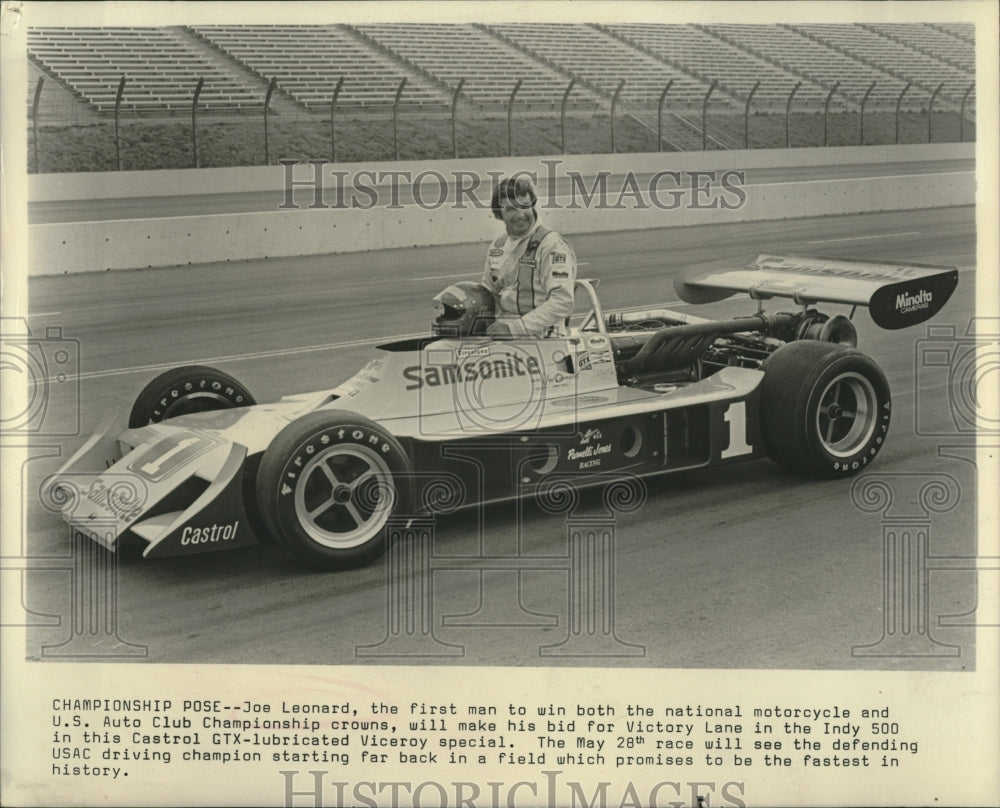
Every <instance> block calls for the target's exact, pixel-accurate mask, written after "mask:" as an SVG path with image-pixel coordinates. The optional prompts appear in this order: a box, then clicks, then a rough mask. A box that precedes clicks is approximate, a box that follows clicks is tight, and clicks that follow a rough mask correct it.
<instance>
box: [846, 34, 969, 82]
mask: <svg viewBox="0 0 1000 808" xmlns="http://www.w3.org/2000/svg"><path fill="white" fill-rule="evenodd" d="M863 27H865V28H868V29H870V30H872V31H875V32H876V33H879V34H882V36H887V37H889V38H890V39H895V40H897V41H898V42H902V43H903V44H904V45H907V46H908V47H910V48H913V49H914V50H917V51H921V52H923V53H926V54H928V55H929V56H933V57H935V58H936V59H940V60H941V61H942V62H949V63H950V64H953V65H954V66H955V67H958V68H959V69H961V70H964V71H967V72H970V73H971V72H972V71H973V70H975V69H976V52H975V47H971V45H972V43H971V42H969V41H966V40H965V39H963V38H961V37H957V36H955V35H954V34H950V33H948V31H946V30H941V29H940V28H936V27H935V26H933V25H921V24H920V23H915V24H914V23H901V22H897V23H881V24H878V25H865V26H863Z"/></svg>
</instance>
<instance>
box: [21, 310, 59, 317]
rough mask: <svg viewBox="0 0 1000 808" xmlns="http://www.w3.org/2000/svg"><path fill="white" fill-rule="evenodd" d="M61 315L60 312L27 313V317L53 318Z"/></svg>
mask: <svg viewBox="0 0 1000 808" xmlns="http://www.w3.org/2000/svg"><path fill="white" fill-rule="evenodd" d="M58 314H62V312H61V311H29V312H28V317H55V316H56V315H58Z"/></svg>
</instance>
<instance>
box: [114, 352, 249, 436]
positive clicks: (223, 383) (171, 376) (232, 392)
mask: <svg viewBox="0 0 1000 808" xmlns="http://www.w3.org/2000/svg"><path fill="white" fill-rule="evenodd" d="M256 403H257V401H256V400H255V399H254V397H253V395H252V394H251V393H250V391H249V390H247V388H246V387H245V386H244V385H243V384H242V383H241V382H239V381H237V380H236V379H234V378H233V377H232V376H230V375H229V374H228V373H223V372H222V371H221V370H216V369H215V368H210V367H206V366H204V365H184V366H182V367H178V368H173V369H172V370H168V371H166V372H165V373H161V374H160V375H159V376H157V377H156V378H155V379H153V380H152V381H151V382H150V383H149V384H147V385H146V386H145V387H143V388H142V390H141V391H140V393H139V395H138V396H136V399H135V404H133V405H132V412H131V413H130V414H129V417H128V426H129V429H135V428H137V427H141V426H146V425H147V424H158V423H159V422H160V421H165V420H166V419H168V418H176V417H177V416H179V415H190V414H191V413H196V412H212V411H214V410H228V409H233V408H234V407H250V406H253V405H254V404H256Z"/></svg>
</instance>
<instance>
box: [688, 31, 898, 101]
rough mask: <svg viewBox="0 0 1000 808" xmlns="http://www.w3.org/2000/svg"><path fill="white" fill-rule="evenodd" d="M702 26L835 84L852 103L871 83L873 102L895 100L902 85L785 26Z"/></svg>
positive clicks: (819, 81) (798, 71) (806, 75)
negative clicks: (873, 83)
mask: <svg viewBox="0 0 1000 808" xmlns="http://www.w3.org/2000/svg"><path fill="white" fill-rule="evenodd" d="M702 28H703V30H705V31H706V32H707V33H709V34H712V35H713V36H716V37H718V38H720V39H723V40H725V41H726V42H729V43H731V44H733V45H735V46H738V47H740V48H743V49H744V50H746V51H749V52H750V53H753V54H755V55H757V56H759V57H760V58H762V59H764V60H766V61H768V62H771V63H773V64H775V65H779V66H781V67H783V68H785V69H786V70H788V71H789V72H790V73H791V74H794V75H797V76H802V77H804V78H806V79H809V80H810V81H812V82H814V83H815V84H818V85H822V86H824V87H827V86H832V85H833V84H834V83H837V84H838V87H837V94H838V96H840V97H841V98H843V99H847V100H848V101H849V102H852V103H855V104H858V103H860V102H861V99H862V98H864V96H865V93H866V92H867V91H868V88H869V87H871V85H872V82H875V89H874V90H873V91H872V94H871V102H872V103H873V104H879V103H882V104H885V103H888V102H891V101H894V100H895V99H896V98H897V97H898V96H899V93H900V91H901V90H902V89H903V86H904V84H905V82H901V81H900V80H899V79H898V78H897V77H896V76H893V75H892V74H891V73H887V72H886V71H885V70H881V69H879V68H877V67H875V66H873V65H868V64H865V63H864V62H860V61H858V60H857V59H855V58H854V57H852V56H848V55H847V54H845V53H843V52H841V51H839V50H837V49H836V48H833V47H831V46H829V45H825V44H823V43H821V42H817V41H816V40H814V39H810V38H809V37H808V36H806V35H805V34H802V33H800V32H798V31H795V30H792V29H791V28H788V27H787V26H781V25H762V24H756V25H755V24H749V25H732V24H723V23H720V24H713V25H705V26H702Z"/></svg>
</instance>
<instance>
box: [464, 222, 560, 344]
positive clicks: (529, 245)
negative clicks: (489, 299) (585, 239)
mask: <svg viewBox="0 0 1000 808" xmlns="http://www.w3.org/2000/svg"><path fill="white" fill-rule="evenodd" d="M575 282H576V255H575V254H574V253H573V248H572V247H570V246H569V244H568V243H567V242H566V241H565V240H564V239H563V238H562V236H560V235H559V234H558V233H556V232H555V231H553V230H549V229H548V228H547V227H543V226H542V225H541V224H538V223H536V224H535V226H534V227H533V228H532V229H531V230H530V231H528V233H527V234H526V235H524V236H522V237H521V238H519V239H512V238H511V237H510V236H508V235H507V234H506V233H505V234H504V235H502V236H500V237H499V238H498V239H496V240H495V241H494V242H493V243H492V244H490V249H489V253H488V254H487V256H486V269H485V271H484V272H483V285H484V286H485V287H486V288H487V289H489V290H490V291H491V292H493V297H494V299H495V300H496V316H497V319H498V320H501V321H502V322H504V323H505V324H506V325H507V326H508V327H509V328H510V330H511V333H512V334H514V335H515V336H519V337H524V336H531V337H557V336H564V335H565V334H566V319H567V318H568V317H569V316H570V315H571V314H572V313H573V285H574V283H575Z"/></svg>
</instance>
